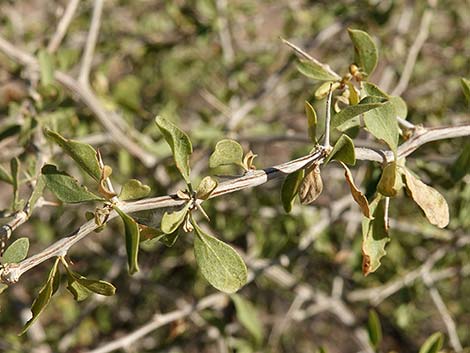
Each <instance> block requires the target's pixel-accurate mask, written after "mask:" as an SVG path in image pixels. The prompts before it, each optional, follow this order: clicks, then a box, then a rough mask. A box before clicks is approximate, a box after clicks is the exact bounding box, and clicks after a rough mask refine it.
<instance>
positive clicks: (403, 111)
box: [389, 96, 408, 119]
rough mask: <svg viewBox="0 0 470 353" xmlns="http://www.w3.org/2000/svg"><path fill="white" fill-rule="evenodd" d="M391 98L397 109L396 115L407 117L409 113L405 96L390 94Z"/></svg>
mask: <svg viewBox="0 0 470 353" xmlns="http://www.w3.org/2000/svg"><path fill="white" fill-rule="evenodd" d="M389 100H390V103H391V104H392V106H393V108H394V109H395V115H396V116H398V117H400V118H402V119H406V116H407V115H408V107H407V105H406V102H405V101H404V100H403V98H401V97H399V96H390V97H389Z"/></svg>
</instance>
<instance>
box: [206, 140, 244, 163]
mask: <svg viewBox="0 0 470 353" xmlns="http://www.w3.org/2000/svg"><path fill="white" fill-rule="evenodd" d="M230 164H235V165H238V166H243V148H242V146H240V144H239V143H238V142H237V141H235V140H230V139H225V140H221V141H219V142H217V144H216V145H215V149H214V152H213V153H212V155H211V156H210V158H209V167H211V168H216V167H219V166H221V165H230Z"/></svg>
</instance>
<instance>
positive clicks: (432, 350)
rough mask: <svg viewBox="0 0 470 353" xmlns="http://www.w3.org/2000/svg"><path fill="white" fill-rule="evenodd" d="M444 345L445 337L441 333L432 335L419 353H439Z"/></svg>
mask: <svg viewBox="0 0 470 353" xmlns="http://www.w3.org/2000/svg"><path fill="white" fill-rule="evenodd" d="M443 343H444V336H443V335H442V333H440V332H436V333H434V334H432V335H431V336H430V337H429V338H428V339H427V340H426V342H424V344H423V345H422V346H421V348H420V349H419V353H437V352H439V351H440V350H441V348H442V345H443Z"/></svg>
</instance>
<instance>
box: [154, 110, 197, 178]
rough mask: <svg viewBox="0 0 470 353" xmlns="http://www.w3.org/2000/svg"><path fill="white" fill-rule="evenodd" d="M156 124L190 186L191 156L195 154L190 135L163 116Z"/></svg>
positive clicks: (156, 120)
mask: <svg viewBox="0 0 470 353" xmlns="http://www.w3.org/2000/svg"><path fill="white" fill-rule="evenodd" d="M155 122H156V124H157V126H158V128H159V129H160V131H161V133H162V135H163V137H165V140H166V142H167V143H168V145H169V146H170V148H171V151H172V152H173V158H174V160H175V164H176V168H178V170H179V172H180V173H181V175H182V177H183V179H184V180H185V182H186V184H190V183H191V181H190V180H189V173H190V168H189V156H190V155H191V153H192V152H193V147H192V145H191V141H190V139H189V137H188V135H186V134H185V133H184V132H183V131H181V130H180V129H179V128H178V127H177V126H176V125H174V124H173V123H172V122H170V121H168V120H167V119H165V118H162V117H161V116H157V118H156V119H155Z"/></svg>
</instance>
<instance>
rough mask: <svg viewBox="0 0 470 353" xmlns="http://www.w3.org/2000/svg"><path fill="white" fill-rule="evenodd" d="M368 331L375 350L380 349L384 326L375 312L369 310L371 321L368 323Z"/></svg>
mask: <svg viewBox="0 0 470 353" xmlns="http://www.w3.org/2000/svg"><path fill="white" fill-rule="evenodd" d="M367 331H368V333H369V341H370V343H372V346H374V348H376V349H377V348H378V346H379V344H380V342H381V341H382V326H381V325H380V320H379V316H378V315H377V312H376V311H375V310H369V320H368V321H367Z"/></svg>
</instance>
